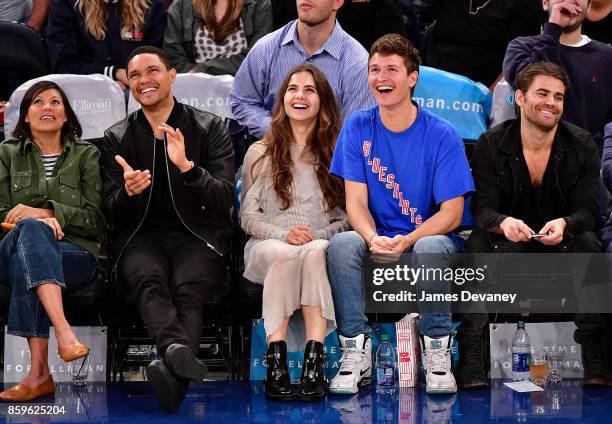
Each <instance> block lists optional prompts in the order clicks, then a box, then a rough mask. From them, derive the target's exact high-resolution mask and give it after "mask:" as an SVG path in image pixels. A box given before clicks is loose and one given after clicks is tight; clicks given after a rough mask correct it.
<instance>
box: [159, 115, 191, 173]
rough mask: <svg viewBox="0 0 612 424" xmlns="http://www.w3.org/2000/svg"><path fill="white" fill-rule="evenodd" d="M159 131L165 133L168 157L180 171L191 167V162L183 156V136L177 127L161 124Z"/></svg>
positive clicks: (185, 170)
mask: <svg viewBox="0 0 612 424" xmlns="http://www.w3.org/2000/svg"><path fill="white" fill-rule="evenodd" d="M158 128H159V130H160V131H163V132H164V133H165V134H166V140H167V142H168V157H169V158H170V160H171V161H172V163H173V164H174V165H176V167H177V168H178V169H179V170H180V171H181V172H187V171H189V170H190V169H191V162H190V161H188V160H187V157H186V156H185V137H183V133H181V130H179V129H178V128H176V129H174V128H172V127H171V126H170V125H168V124H161V125H160V126H159V127H158Z"/></svg>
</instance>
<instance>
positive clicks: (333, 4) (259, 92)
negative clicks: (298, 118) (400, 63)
mask: <svg viewBox="0 0 612 424" xmlns="http://www.w3.org/2000/svg"><path fill="white" fill-rule="evenodd" d="M343 3H344V0H297V8H298V19H297V20H295V21H293V22H290V23H288V24H287V25H285V26H284V27H282V28H280V29H278V30H276V31H274V32H272V33H270V34H268V35H266V36H264V37H262V38H261V39H260V40H259V41H258V42H257V43H256V44H255V45H254V46H253V48H252V49H251V51H250V52H249V54H248V55H247V57H246V58H245V59H244V61H243V62H242V65H241V66H240V69H238V73H237V74H236V78H235V79H234V85H233V87H232V92H231V105H232V112H233V114H234V117H235V118H236V120H238V122H239V123H240V124H242V125H246V126H247V127H248V128H249V132H250V133H251V134H252V135H254V136H255V137H258V138H262V137H263V136H264V135H265V134H266V132H267V131H268V128H269V127H270V120H271V111H272V108H273V107H274V102H275V99H276V95H277V92H278V88H279V86H280V84H281V82H282V81H283V78H284V77H285V75H286V74H287V72H288V71H289V70H290V69H291V68H293V67H294V66H295V65H298V64H301V63H304V62H309V63H312V64H313V65H315V66H317V67H318V68H319V69H320V70H321V71H323V73H324V74H325V76H326V77H327V79H328V81H329V83H330V85H331V87H332V89H333V90H334V94H335V95H336V99H337V100H338V103H339V105H340V107H341V111H342V118H343V119H345V118H346V117H348V115H350V114H351V113H352V112H354V111H355V110H358V109H364V108H367V107H370V106H373V105H374V98H373V97H372V94H371V93H370V90H369V89H368V53H367V52H366V51H365V49H364V48H363V47H362V46H361V44H359V42H358V41H357V40H355V39H354V38H353V37H351V36H350V35H349V34H347V33H346V32H345V31H344V30H343V29H342V28H341V27H340V25H339V24H338V22H337V21H336V13H337V12H338V9H340V7H341V6H342V4H343Z"/></svg>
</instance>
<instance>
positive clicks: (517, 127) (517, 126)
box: [497, 118, 575, 155]
mask: <svg viewBox="0 0 612 424" xmlns="http://www.w3.org/2000/svg"><path fill="white" fill-rule="evenodd" d="M561 134H565V136H564V137H561ZM497 148H498V149H499V150H501V151H502V152H504V153H506V154H508V155H513V154H518V153H520V152H522V150H523V146H522V144H521V120H520V118H519V119H515V120H513V121H512V122H511V123H510V124H509V125H508V126H507V128H506V129H505V131H504V132H503V133H502V135H501V138H500V140H499V142H498V144H497ZM574 148H575V145H574V143H573V139H572V137H570V136H569V134H566V126H565V122H564V121H563V120H561V121H559V124H558V125H557V130H556V131H555V137H554V139H553V144H552V151H553V152H566V151H569V150H574Z"/></svg>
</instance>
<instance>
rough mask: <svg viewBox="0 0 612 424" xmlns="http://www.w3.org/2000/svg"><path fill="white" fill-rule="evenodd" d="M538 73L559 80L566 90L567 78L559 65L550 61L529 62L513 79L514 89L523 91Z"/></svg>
mask: <svg viewBox="0 0 612 424" xmlns="http://www.w3.org/2000/svg"><path fill="white" fill-rule="evenodd" d="M539 75H546V76H549V77H553V78H556V79H558V80H560V81H561V82H562V83H563V86H564V87H565V89H566V90H567V87H568V86H569V78H568V77H567V73H566V72H565V70H564V69H563V68H562V67H561V66H559V65H557V64H556V63H551V62H536V63H530V64H529V65H527V66H526V67H525V68H524V69H523V70H522V71H521V72H519V73H518V75H517V76H516V81H515V86H516V89H517V90H521V91H522V92H523V93H525V92H526V91H527V90H529V87H531V84H532V83H533V80H534V79H535V78H536V77H537V76H539Z"/></svg>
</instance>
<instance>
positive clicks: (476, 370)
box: [455, 334, 488, 389]
mask: <svg viewBox="0 0 612 424" xmlns="http://www.w3.org/2000/svg"><path fill="white" fill-rule="evenodd" d="M458 339H460V341H459V363H458V364H457V370H456V371H455V376H456V377H457V383H458V384H459V387H461V388H462V389H481V388H483V387H487V385H488V384H487V378H486V377H485V373H484V362H483V360H482V337H481V336H467V335H465V334H461V336H460V337H458Z"/></svg>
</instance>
